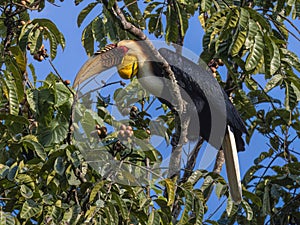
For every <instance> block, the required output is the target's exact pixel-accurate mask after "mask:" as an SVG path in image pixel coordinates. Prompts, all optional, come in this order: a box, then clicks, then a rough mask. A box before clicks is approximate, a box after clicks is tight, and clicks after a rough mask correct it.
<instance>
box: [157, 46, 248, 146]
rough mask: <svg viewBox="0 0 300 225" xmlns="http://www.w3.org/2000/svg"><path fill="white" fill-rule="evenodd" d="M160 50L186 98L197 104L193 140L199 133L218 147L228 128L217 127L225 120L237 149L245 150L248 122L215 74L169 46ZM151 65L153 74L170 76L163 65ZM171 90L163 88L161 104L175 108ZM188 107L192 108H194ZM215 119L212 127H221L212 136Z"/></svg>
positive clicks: (192, 127)
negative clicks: (244, 135)
mask: <svg viewBox="0 0 300 225" xmlns="http://www.w3.org/2000/svg"><path fill="white" fill-rule="evenodd" d="M159 52H160V54H161V55H162V56H163V57H164V58H165V59H166V61H167V62H168V63H169V64H170V66H171V69H172V71H173V72H174V75H175V78H176V80H177V82H178V85H179V86H180V87H181V88H182V89H183V90H184V91H186V94H184V93H182V96H183V98H184V99H185V100H187V101H188V102H190V101H191V100H192V101H193V104H194V106H195V107H196V110H197V114H198V118H191V121H190V124H189V129H188V130H189V132H188V137H189V138H190V139H194V138H196V137H198V136H199V133H200V136H201V137H203V138H204V139H205V140H206V141H209V143H210V144H211V145H213V146H214V147H216V148H217V149H219V148H220V147H221V145H222V142H223V137H224V134H225V127H224V126H218V123H220V124H221V123H222V122H223V121H222V120H226V122H225V123H226V124H227V125H230V128H231V129H232V132H233V133H234V136H235V140H236V146H237V150H238V151H243V150H245V144H244V141H243V139H242V134H243V133H247V130H246V127H245V124H244V122H243V120H242V119H241V117H240V115H239V113H238V111H237V110H236V108H235V107H234V106H233V104H232V103H231V101H230V100H229V98H228V96H227V94H226V93H225V91H224V89H223V88H222V87H221V86H220V84H219V83H218V82H217V81H216V79H215V78H214V77H213V76H212V74H211V73H210V72H208V71H207V70H206V69H205V68H204V67H202V66H198V65H197V64H195V63H193V62H192V61H190V60H188V59H186V58H185V57H183V56H180V55H178V54H176V53H174V52H172V51H170V50H168V49H165V48H162V49H160V50H159ZM152 68H153V70H154V71H153V72H154V74H156V75H158V74H160V75H161V76H162V77H165V78H167V75H166V74H165V72H164V70H162V69H161V68H162V67H161V65H160V64H159V63H153V65H152ZM169 91H170V89H169V88H168V87H166V88H164V90H163V92H162V94H161V95H162V96H164V97H165V98H159V99H160V101H161V102H162V103H165V104H167V105H168V106H169V107H171V108H172V104H171V103H170V102H168V101H166V100H165V99H168V98H169V99H170V97H167V98H166V96H170V95H171V94H170V93H169ZM188 99H191V100H188ZM188 109H189V110H191V108H188ZM212 112H213V113H212ZM196 119H197V120H198V119H199V122H198V121H195V120H196ZM212 120H214V127H213V129H220V130H214V133H213V135H212V136H211V133H212ZM223 123H224V122H223ZM195 124H199V125H200V129H199V127H198V126H196V125H195ZM226 124H225V125H226Z"/></svg>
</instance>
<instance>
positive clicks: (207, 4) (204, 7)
mask: <svg viewBox="0 0 300 225" xmlns="http://www.w3.org/2000/svg"><path fill="white" fill-rule="evenodd" d="M211 7H212V0H203V1H201V12H207V11H208V10H209V9H210V8H211Z"/></svg>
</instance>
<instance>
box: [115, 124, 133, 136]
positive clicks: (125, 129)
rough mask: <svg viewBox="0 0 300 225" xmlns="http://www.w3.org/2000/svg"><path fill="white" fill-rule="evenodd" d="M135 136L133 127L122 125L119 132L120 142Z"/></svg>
mask: <svg viewBox="0 0 300 225" xmlns="http://www.w3.org/2000/svg"><path fill="white" fill-rule="evenodd" d="M132 136H133V130H132V126H126V125H124V124H122V125H121V126H120V130H119V132H118V138H119V139H120V140H129V139H130V138H131V137H132Z"/></svg>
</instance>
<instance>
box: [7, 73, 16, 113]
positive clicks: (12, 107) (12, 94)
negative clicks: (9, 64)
mask: <svg viewBox="0 0 300 225" xmlns="http://www.w3.org/2000/svg"><path fill="white" fill-rule="evenodd" d="M5 75H6V80H5V81H4V82H5V84H6V85H7V88H8V100H9V112H10V114H12V115H15V116H16V115H18V114H19V100H18V96H17V93H18V91H17V87H16V83H15V82H14V80H13V79H12V77H11V76H10V75H9V74H8V73H5Z"/></svg>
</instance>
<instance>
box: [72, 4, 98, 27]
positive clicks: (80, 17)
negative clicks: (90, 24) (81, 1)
mask: <svg viewBox="0 0 300 225" xmlns="http://www.w3.org/2000/svg"><path fill="white" fill-rule="evenodd" d="M98 4H99V3H98V2H92V3H90V4H88V5H87V6H86V7H85V8H84V9H83V10H81V12H80V13H79V15H78V17H77V26H78V27H80V26H81V24H82V22H83V21H84V19H85V18H86V17H87V15H88V14H89V13H90V12H91V11H92V10H93V8H94V7H95V6H96V5H98Z"/></svg>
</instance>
